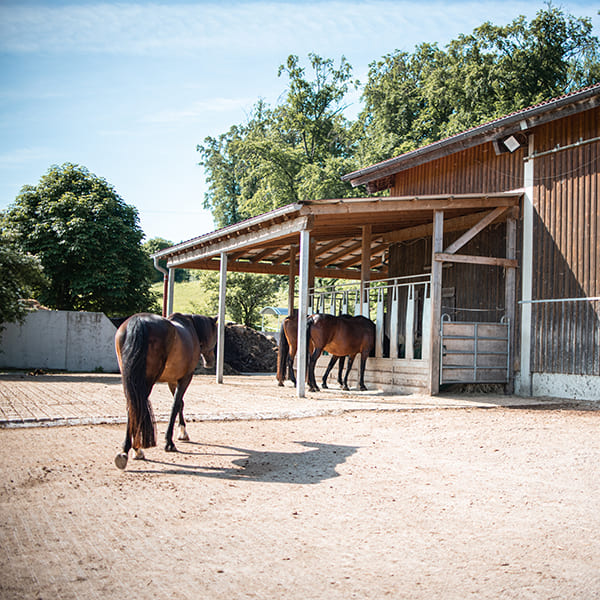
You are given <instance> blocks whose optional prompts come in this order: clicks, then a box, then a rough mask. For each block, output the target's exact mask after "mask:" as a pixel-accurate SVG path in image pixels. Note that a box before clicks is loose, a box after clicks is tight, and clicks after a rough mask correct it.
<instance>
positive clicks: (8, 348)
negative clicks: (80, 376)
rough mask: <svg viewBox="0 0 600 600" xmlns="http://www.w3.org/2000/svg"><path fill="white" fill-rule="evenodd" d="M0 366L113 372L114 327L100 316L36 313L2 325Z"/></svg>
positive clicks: (73, 313) (103, 316)
mask: <svg viewBox="0 0 600 600" xmlns="http://www.w3.org/2000/svg"><path fill="white" fill-rule="evenodd" d="M4 326H5V329H4V331H2V333H0V336H1V338H0V367H3V368H13V369H57V370H61V371H73V372H77V371H79V372H93V371H97V370H100V369H101V370H102V371H104V372H107V373H117V372H118V371H119V365H118V363H117V356H116V354H115V346H114V339H115V333H116V328H115V326H114V325H113V324H112V322H111V321H110V320H109V319H108V318H107V317H106V315H105V314H104V313H88V312H70V311H62V310H38V311H35V312H32V313H29V314H28V315H27V317H26V319H25V321H24V322H23V324H21V325H19V324H15V323H5V325H4Z"/></svg>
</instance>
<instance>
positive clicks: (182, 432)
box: [169, 383, 190, 442]
mask: <svg viewBox="0 0 600 600" xmlns="http://www.w3.org/2000/svg"><path fill="white" fill-rule="evenodd" d="M169 389H170V390H171V394H173V398H175V393H176V392H177V385H176V384H174V383H169ZM183 406H184V403H183V397H182V398H181V408H180V409H179V435H178V436H177V439H178V440H180V441H182V442H189V441H190V436H189V435H188V432H187V429H186V427H185V419H184V417H183Z"/></svg>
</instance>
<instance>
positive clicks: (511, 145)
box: [504, 135, 521, 152]
mask: <svg viewBox="0 0 600 600" xmlns="http://www.w3.org/2000/svg"><path fill="white" fill-rule="evenodd" d="M504 145H505V146H506V147H507V148H508V149H509V151H510V152H514V151H515V150H516V149H517V148H519V147H520V146H521V144H520V143H519V140H517V138H516V137H515V136H514V135H511V136H509V137H507V138H506V139H505V140H504Z"/></svg>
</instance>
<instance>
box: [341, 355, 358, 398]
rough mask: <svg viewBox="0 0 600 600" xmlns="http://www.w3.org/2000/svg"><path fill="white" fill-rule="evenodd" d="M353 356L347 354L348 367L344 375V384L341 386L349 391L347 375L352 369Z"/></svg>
mask: <svg viewBox="0 0 600 600" xmlns="http://www.w3.org/2000/svg"><path fill="white" fill-rule="evenodd" d="M355 356H356V355H354V356H348V368H347V369H346V377H344V385H343V386H342V387H343V389H344V390H345V391H347V392H348V391H350V388H349V387H348V375H350V371H351V370H352V365H353V364H354V357H355Z"/></svg>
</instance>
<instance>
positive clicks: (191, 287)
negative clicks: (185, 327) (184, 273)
mask: <svg viewBox="0 0 600 600" xmlns="http://www.w3.org/2000/svg"><path fill="white" fill-rule="evenodd" d="M152 291H153V292H156V293H158V294H159V297H160V299H161V300H160V302H161V306H162V295H163V284H162V282H158V283H155V284H154V285H153V286H152ZM173 312H181V313H196V314H201V315H207V314H210V313H211V311H210V310H209V309H208V306H207V304H206V299H205V298H204V297H203V290H202V283H201V282H200V281H197V280H194V281H183V282H181V283H176V284H175V287H174V292H173Z"/></svg>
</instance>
